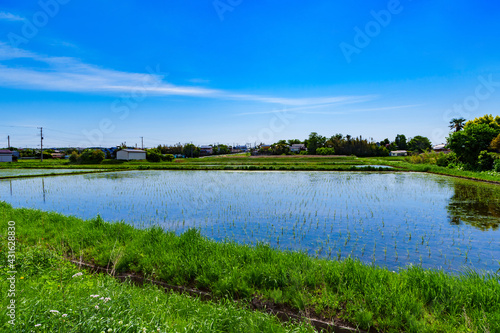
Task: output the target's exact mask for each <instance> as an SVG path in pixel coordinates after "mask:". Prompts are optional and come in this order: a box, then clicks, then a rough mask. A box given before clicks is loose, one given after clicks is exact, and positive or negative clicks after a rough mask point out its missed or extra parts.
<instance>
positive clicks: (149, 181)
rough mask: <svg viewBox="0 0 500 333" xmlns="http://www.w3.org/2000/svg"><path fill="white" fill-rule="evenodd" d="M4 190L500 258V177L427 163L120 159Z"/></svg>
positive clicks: (433, 258)
mask: <svg viewBox="0 0 500 333" xmlns="http://www.w3.org/2000/svg"><path fill="white" fill-rule="evenodd" d="M0 198H1V200H3V201H6V202H8V203H10V204H12V205H13V206H14V207H28V208H38V209H42V210H46V211H57V212H60V213H63V214H67V215H75V216H78V217H82V218H93V217H95V216H96V215H98V214H100V215H101V216H102V218H103V219H105V220H111V221H119V220H124V221H126V222H127V223H130V224H132V225H135V226H137V227H141V228H142V227H148V226H151V225H160V226H161V227H163V228H164V229H165V230H172V231H175V232H177V233H180V232H182V231H184V230H186V229H187V228H191V227H195V228H199V229H200V230H201V233H202V234H203V235H205V236H207V237H209V238H212V239H215V240H224V239H229V240H235V241H237V242H240V243H245V244H255V243H256V242H265V243H268V244H270V245H271V246H273V247H278V248H281V249H290V250H301V251H307V252H308V253H309V254H310V255H312V256H318V257H323V258H331V259H340V258H346V257H347V256H351V257H355V258H359V259H360V260H362V261H363V262H366V263H374V264H377V265H381V266H386V267H388V268H390V269H396V268H397V267H402V266H403V267H404V266H406V265H409V264H413V265H422V266H423V267H426V268H442V269H444V270H446V271H449V272H458V271H464V270H465V269H473V270H475V271H483V270H487V271H497V270H498V269H499V268H500V263H499V260H500V230H499V225H500V186H498V185H492V184H486V183H478V182H473V181H468V180H462V179H457V178H450V177H444V176H436V175H430V174H419V173H366V172H277V171H275V172H237V171H124V172H111V173H97V174H84V175H74V176H65V177H36V178H23V179H12V180H0Z"/></svg>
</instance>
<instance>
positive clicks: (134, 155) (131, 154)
mask: <svg viewBox="0 0 500 333" xmlns="http://www.w3.org/2000/svg"><path fill="white" fill-rule="evenodd" d="M116 159H117V160H124V161H130V160H145V159H146V151H144V150H139V149H122V150H119V151H118V152H117V153H116Z"/></svg>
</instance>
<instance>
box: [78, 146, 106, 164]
mask: <svg viewBox="0 0 500 333" xmlns="http://www.w3.org/2000/svg"><path fill="white" fill-rule="evenodd" d="M104 156H105V155H104V152H103V151H102V150H99V149H85V150H84V151H83V152H82V153H81V155H80V156H79V157H78V162H79V163H82V164H100V163H101V162H102V161H104Z"/></svg>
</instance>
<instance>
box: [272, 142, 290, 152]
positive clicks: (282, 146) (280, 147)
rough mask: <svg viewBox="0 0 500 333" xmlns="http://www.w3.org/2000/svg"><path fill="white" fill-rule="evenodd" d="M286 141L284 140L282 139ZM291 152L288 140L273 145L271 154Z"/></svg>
mask: <svg viewBox="0 0 500 333" xmlns="http://www.w3.org/2000/svg"><path fill="white" fill-rule="evenodd" d="M282 141H284V140H282ZM289 152H290V147H289V146H288V145H287V144H286V142H278V143H275V144H273V145H271V154H273V155H283V154H284V155H286V154H288V153H289Z"/></svg>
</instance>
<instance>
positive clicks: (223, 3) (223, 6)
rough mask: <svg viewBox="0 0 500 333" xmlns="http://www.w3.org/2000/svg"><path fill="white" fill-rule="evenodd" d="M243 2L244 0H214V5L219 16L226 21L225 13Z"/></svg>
mask: <svg viewBox="0 0 500 333" xmlns="http://www.w3.org/2000/svg"><path fill="white" fill-rule="evenodd" d="M242 2H243V0H214V2H212V5H213V6H214V9H215V11H216V12H217V15H218V16H219V19H220V20H221V21H224V14H225V13H226V12H232V11H233V10H234V9H235V8H236V7H238V6H239V5H241V3H242Z"/></svg>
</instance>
